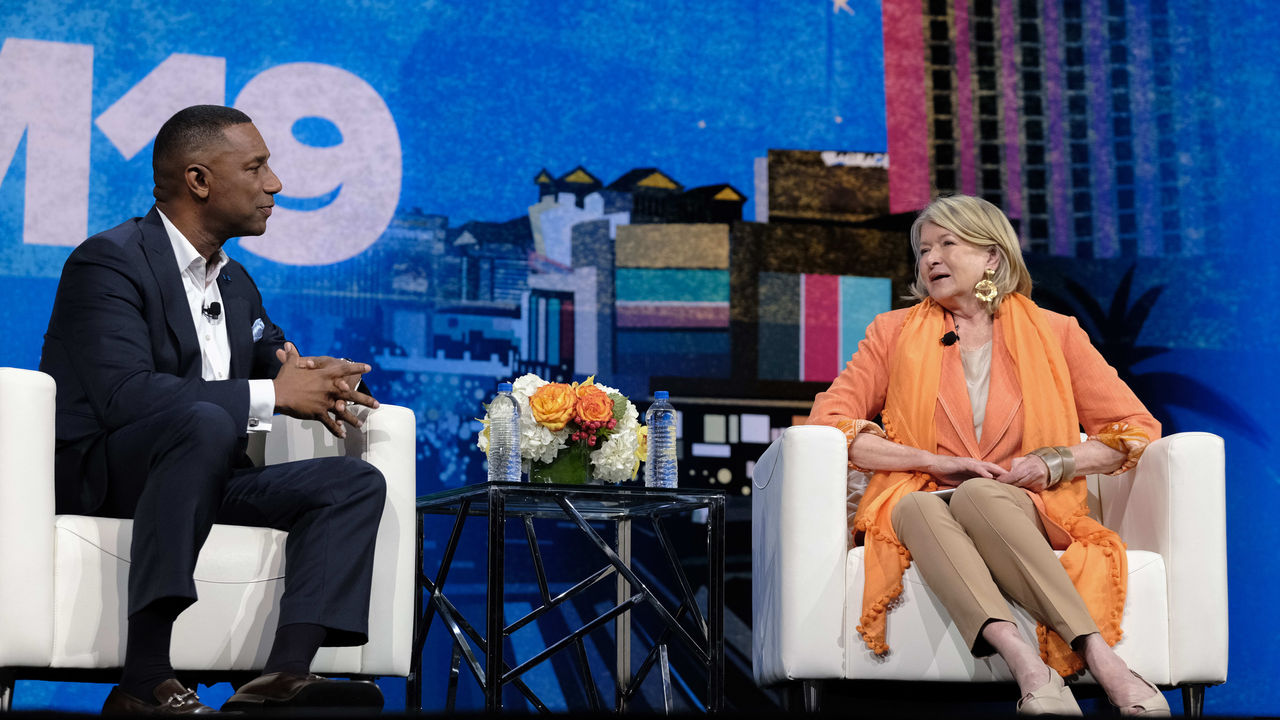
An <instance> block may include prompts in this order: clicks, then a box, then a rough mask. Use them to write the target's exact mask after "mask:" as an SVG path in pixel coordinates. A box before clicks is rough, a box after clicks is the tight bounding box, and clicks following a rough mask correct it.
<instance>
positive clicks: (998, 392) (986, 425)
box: [977, 317, 1022, 457]
mask: <svg viewBox="0 0 1280 720" xmlns="http://www.w3.org/2000/svg"><path fill="white" fill-rule="evenodd" d="M991 343H992V344H991V351H992V352H991V385H990V389H989V390H988V391H987V397H988V398H989V399H988V400H987V415H986V418H985V419H984V420H983V421H982V443H981V445H980V446H979V449H980V450H981V451H982V454H980V455H978V456H977V457H986V454H987V453H989V452H991V450H992V448H994V447H995V446H996V444H997V443H999V442H1000V440H1001V438H1003V437H1004V436H1005V434H1006V433H1007V432H1009V426H1010V425H1011V424H1012V423H1013V418H1014V416H1015V415H1017V413H1018V408H1020V407H1022V389H1021V384H1020V383H1019V382H1018V368H1017V367H1015V366H1014V364H1013V356H1011V355H1010V354H1009V350H1008V348H1006V347H1005V345H1004V331H1003V329H1002V328H1001V323H1000V318H999V317H997V318H996V322H995V328H994V329H993V331H992V336H991Z"/></svg>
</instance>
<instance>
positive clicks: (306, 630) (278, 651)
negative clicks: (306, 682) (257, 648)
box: [262, 623, 329, 675]
mask: <svg viewBox="0 0 1280 720" xmlns="http://www.w3.org/2000/svg"><path fill="white" fill-rule="evenodd" d="M328 634H329V631H328V630H327V629H326V628H325V627H324V626H323V625H313V624H311V623H292V624H290V625H282V626H280V627H278V628H276V639H275V642H274V643H272V645H271V655H270V656H269V657H268V658H267V666H266V667H264V668H263V669H262V673H263V674H264V675H265V674H267V673H274V672H285V673H290V674H293V675H307V674H308V673H310V672H311V661H312V660H313V659H314V658H315V656H316V651H317V650H319V649H320V644H321V643H323V642H324V639H325V636H326V635H328Z"/></svg>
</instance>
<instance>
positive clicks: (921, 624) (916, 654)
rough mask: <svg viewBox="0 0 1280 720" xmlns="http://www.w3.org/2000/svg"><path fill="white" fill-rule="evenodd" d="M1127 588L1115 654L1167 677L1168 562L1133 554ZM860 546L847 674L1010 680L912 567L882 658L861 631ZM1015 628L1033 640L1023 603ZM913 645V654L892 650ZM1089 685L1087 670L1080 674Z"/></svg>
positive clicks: (848, 623) (848, 621)
mask: <svg viewBox="0 0 1280 720" xmlns="http://www.w3.org/2000/svg"><path fill="white" fill-rule="evenodd" d="M1128 556H1129V587H1128V591H1127V593H1126V600H1125V611H1124V619H1123V621H1122V626H1123V628H1124V632H1125V635H1124V638H1123V639H1121V641H1120V642H1119V643H1118V644H1117V645H1116V652H1117V653H1118V654H1119V655H1120V656H1121V657H1122V658H1124V659H1125V661H1126V662H1128V663H1129V666H1130V667H1132V668H1133V669H1134V670H1136V671H1138V672H1139V673H1141V674H1142V675H1143V676H1144V677H1146V678H1147V679H1148V680H1150V681H1152V682H1155V683H1163V682H1168V678H1169V610H1168V602H1167V596H1166V591H1165V588H1166V579H1165V567H1164V560H1163V559H1162V558H1161V557H1160V556H1159V555H1157V554H1155V553H1151V552H1141V551H1131V552H1129V553H1128ZM862 559H863V548H861V547H857V548H854V549H852V550H850V551H849V554H848V558H847V561H846V564H845V584H846V588H847V595H846V597H848V598H849V602H848V604H847V605H846V607H845V620H844V625H845V627H844V647H845V675H844V676H845V678H847V679H859V680H868V679H875V680H937V681H944V682H963V681H978V682H1003V681H1011V680H1012V676H1011V675H1010V674H1009V669H1008V667H1006V666H1005V664H1004V661H1003V660H1001V659H1000V658H999V657H998V656H995V655H992V656H990V657H986V658H975V657H973V655H972V654H970V653H969V650H968V648H967V647H965V643H964V641H963V640H962V639H961V638H960V631H959V629H957V628H956V626H955V623H953V622H952V621H951V618H950V616H948V614H947V611H946V609H945V608H944V607H943V606H942V603H941V602H940V601H939V600H938V598H937V596H935V595H934V594H933V591H931V590H930V589H929V588H928V587H927V586H926V585H925V584H924V581H923V579H922V578H921V577H920V571H919V569H918V568H917V567H916V566H915V565H912V566H911V567H909V568H908V569H907V572H906V574H905V576H904V577H903V592H902V596H901V597H900V598H899V600H898V602H897V604H896V605H895V606H894V608H893V609H892V610H891V611H890V612H889V621H888V631H887V638H886V641H887V642H888V644H889V648H890V649H889V653H888V655H886V656H885V657H884V658H880V657H877V656H876V655H875V654H873V653H872V652H871V651H870V650H868V649H867V646H866V644H865V643H864V642H863V641H862V638H861V637H860V636H859V635H858V632H857V626H858V617H859V615H860V614H861V612H862V586H863V573H862ZM1010 606H1011V607H1012V608H1013V612H1014V617H1015V618H1017V620H1018V627H1019V628H1020V629H1021V631H1022V633H1023V635H1024V636H1026V637H1027V639H1028V641H1029V642H1032V643H1035V642H1036V639H1035V628H1036V623H1035V621H1034V620H1032V619H1031V616H1030V615H1029V614H1028V613H1027V612H1026V610H1024V609H1023V608H1022V607H1020V606H1018V605H1017V604H1016V603H1013V602H1012V601H1010ZM894 648H911V652H894V650H893V649H894ZM926 648H927V649H928V651H925V649H926ZM1083 680H1084V681H1086V682H1092V679H1091V678H1089V676H1088V674H1086V675H1085V677H1084V678H1083Z"/></svg>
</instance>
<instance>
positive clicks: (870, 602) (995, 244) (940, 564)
mask: <svg viewBox="0 0 1280 720" xmlns="http://www.w3.org/2000/svg"><path fill="white" fill-rule="evenodd" d="M911 247H912V249H913V251H914V252H915V257H916V259H917V264H916V280H915V284H914V285H913V286H912V292H913V294H914V295H915V296H916V298H918V299H919V300H920V302H919V303H918V304H916V305H914V306H912V307H910V308H905V309H902V310H895V311H892V312H887V313H884V314H882V315H880V316H878V317H877V318H876V319H875V320H874V321H873V322H872V323H871V325H870V326H869V327H868V328H867V334H866V339H864V340H863V341H862V343H861V344H860V345H859V346H858V351H857V352H856V353H855V354H854V355H853V357H852V359H850V361H849V363H848V365H847V366H846V367H845V369H844V370H843V371H842V372H841V373H840V376H839V377H837V378H836V380H835V382H833V383H832V384H831V387H830V388H829V389H828V390H826V391H825V392H822V393H819V394H818V396H817V398H816V400H815V403H814V406H813V411H812V414H811V415H810V416H809V422H810V423H819V424H825V425H834V426H836V427H838V428H840V429H841V430H843V431H844V433H845V435H846V437H847V438H848V447H849V464H850V467H855V468H859V469H862V470H866V471H868V472H872V473H874V474H873V475H872V478H871V481H870V482H869V484H868V486H867V489H866V492H865V495H864V496H863V498H862V501H861V503H860V504H859V506H858V511H857V514H856V515H855V518H854V527H853V529H852V531H853V533H854V536H855V538H854V539H855V541H856V542H858V543H862V544H865V545H866V550H865V568H866V585H865V590H864V596H863V606H862V614H861V622H860V624H859V626H858V631H859V633H860V634H861V636H862V638H863V640H864V642H866V644H867V646H868V647H869V648H870V649H871V650H872V651H874V652H876V653H880V654H883V653H886V652H888V650H889V648H888V646H887V645H886V644H885V627H886V623H887V622H889V620H888V616H889V615H891V611H890V608H891V607H892V601H893V600H894V599H895V598H896V597H897V596H898V595H899V594H900V593H901V592H902V574H903V572H904V571H905V570H906V568H907V567H908V565H909V564H910V563H912V562H914V563H916V564H917V566H918V567H919V569H920V573H921V575H923V577H924V579H925V581H926V582H927V583H928V584H929V587H930V588H931V589H932V590H933V591H934V593H935V594H936V595H937V596H938V598H939V600H941V602H942V604H943V605H944V606H945V607H946V608H947V611H948V612H949V613H950V615H951V617H952V619H953V620H954V622H955V623H956V626H957V628H958V629H959V631H960V633H961V634H962V636H963V637H964V638H965V641H966V642H967V643H968V645H969V648H970V650H971V651H972V652H973V654H974V655H975V656H985V655H990V654H991V653H998V654H999V655H1000V656H1001V657H1002V658H1003V659H1004V660H1005V662H1006V663H1007V664H1008V666H1009V669H1010V670H1011V672H1012V673H1013V676H1014V679H1015V680H1016V681H1017V683H1018V686H1019V689H1020V691H1021V694H1022V698H1021V699H1020V700H1019V702H1018V711H1019V712H1020V713H1024V714H1041V713H1051V714H1058V715H1079V714H1080V708H1079V706H1078V705H1077V704H1076V701H1075V698H1074V697H1073V696H1072V694H1071V690H1070V688H1069V687H1067V686H1066V685H1065V684H1064V683H1063V680H1062V678H1063V677H1064V676H1070V675H1073V674H1075V673H1077V672H1079V671H1081V670H1083V669H1084V668H1086V667H1087V668H1088V669H1089V670H1091V671H1092V673H1093V675H1094V677H1095V678H1097V680H1098V682H1099V683H1100V684H1101V685H1102V688H1103V689H1104V690H1105V691H1106V694H1107V697H1108V698H1109V699H1110V700H1111V702H1112V703H1113V704H1114V705H1116V706H1117V707H1119V708H1120V711H1121V713H1122V714H1124V715H1129V716H1136V715H1168V713H1169V707H1168V704H1167V703H1166V702H1165V700H1164V697H1163V696H1162V695H1161V693H1160V692H1159V691H1158V690H1157V689H1156V688H1155V687H1154V686H1153V685H1151V684H1150V683H1148V682H1146V681H1145V680H1144V679H1142V678H1141V677H1139V676H1138V675H1137V674H1135V673H1133V672H1131V671H1130V670H1129V668H1128V667H1127V666H1126V665H1125V663H1124V661H1123V660H1121V659H1120V658H1119V657H1118V656H1117V655H1116V654H1115V652H1114V651H1113V650H1112V649H1111V646H1112V645H1114V644H1115V643H1116V642H1117V641H1118V640H1119V639H1120V635H1121V630H1120V618H1121V616H1122V614H1123V611H1124V594H1125V580H1126V577H1127V566H1126V556H1125V552H1124V546H1123V544H1122V543H1121V541H1120V538H1119V537H1117V536H1116V534H1115V533H1114V532H1112V531H1110V530H1108V529H1107V528H1105V527H1103V526H1102V525H1101V524H1099V523H1098V522H1096V521H1095V520H1093V519H1091V518H1089V517H1088V515H1087V506H1086V488H1085V480H1084V478H1083V477H1082V476H1083V475H1086V474H1092V473H1116V472H1121V471H1123V470H1125V469H1127V468H1129V467H1132V466H1133V465H1134V464H1135V463H1136V462H1137V460H1138V457H1139V456H1140V455H1141V453H1142V451H1143V449H1144V448H1145V447H1146V446H1147V444H1148V443H1149V442H1150V441H1151V440H1153V439H1155V438H1157V437H1159V435H1160V424H1159V423H1158V422H1157V421H1156V420H1155V419H1154V418H1153V417H1151V414H1150V413H1148V412H1147V410H1146V408H1145V407H1143V405H1142V403H1141V402H1139V400H1138V399H1137V398H1136V397H1135V396H1134V394H1133V392H1132V391H1130V390H1129V388H1128V387H1127V386H1126V385H1125V384H1124V383H1123V382H1122V381H1121V380H1120V378H1119V377H1118V376H1117V375H1116V372H1115V370H1113V369H1112V368H1111V367H1110V366H1108V365H1107V363H1106V361H1105V360H1103V358H1102V356H1101V355H1099V354H1098V352H1097V350H1095V349H1094V347H1093V346H1092V344H1090V342H1089V338H1088V336H1087V335H1086V334H1085V333H1084V331H1083V330H1081V329H1080V326H1079V324H1078V323H1077V322H1076V321H1075V319H1073V318H1070V317H1067V316H1063V315H1059V314H1057V313H1053V312H1050V311H1047V310H1043V309H1041V308H1039V307H1037V306H1036V305H1035V304H1034V303H1032V302H1031V299H1030V295H1031V276H1030V274H1029V273H1028V272H1027V267H1026V264H1025V263H1024V262H1023V260H1022V252H1021V248H1020V245H1019V243H1018V238H1017V236H1016V234H1015V233H1014V231H1013V227H1012V226H1011V225H1010V224H1009V220H1008V219H1007V218H1006V217H1005V215H1004V213H1003V212H1001V211H1000V209H999V208H997V207H995V206H994V205H992V204H991V203H989V202H987V201H985V200H982V199H981V198H976V197H969V196H954V197H942V198H938V199H937V200H934V201H933V202H932V203H930V205H929V206H928V207H926V208H925V209H924V210H923V211H922V212H921V214H920V216H919V218H918V219H917V220H916V222H915V224H914V225H912V228H911ZM877 416H880V417H881V418H882V419H883V422H884V426H883V427H880V426H878V425H876V424H874V423H873V422H872V419H873V418H875V417H877ZM1081 428H1083V429H1084V430H1085V432H1086V433H1087V434H1088V436H1089V439H1088V440H1086V441H1084V442H1081V441H1080V431H1081ZM946 489H953V490H954V492H953V494H951V495H950V496H949V498H947V497H945V495H944V494H938V493H936V492H934V491H937V490H946ZM948 500H949V502H948ZM1055 550H1061V551H1064V552H1063V555H1062V557H1061V559H1059V558H1058V557H1057V556H1056V555H1055V553H1054V551H1055ZM1073 579H1074V580H1073ZM1002 592H1003V594H1007V595H1008V596H1009V597H1012V598H1013V599H1015V600H1016V601H1017V602H1018V603H1019V604H1020V605H1022V606H1023V607H1025V608H1026V609H1027V610H1028V611H1029V612H1030V613H1031V614H1032V615H1033V616H1034V617H1035V618H1036V619H1037V620H1038V621H1039V623H1040V626H1039V629H1038V633H1037V635H1038V637H1039V644H1040V647H1039V648H1037V647H1035V646H1033V645H1031V644H1029V643H1027V642H1026V641H1025V640H1024V638H1023V636H1022V634H1021V633H1020V632H1019V631H1018V628H1017V627H1016V626H1015V624H1014V623H1015V621H1014V617H1013V614H1012V612H1011V611H1010V609H1009V606H1008V603H1007V602H1006V600H1005V599H1004V597H1003V595H1002ZM1042 658H1044V659H1042ZM1046 660H1047V662H1046Z"/></svg>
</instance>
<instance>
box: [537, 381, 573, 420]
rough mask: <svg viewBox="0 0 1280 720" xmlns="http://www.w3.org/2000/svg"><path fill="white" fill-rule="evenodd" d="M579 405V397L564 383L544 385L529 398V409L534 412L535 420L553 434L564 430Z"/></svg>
mask: <svg viewBox="0 0 1280 720" xmlns="http://www.w3.org/2000/svg"><path fill="white" fill-rule="evenodd" d="M577 404H578V397H577V396H576V395H575V394H574V392H573V388H571V387H569V386H568V385H565V384H564V383H548V384H546V385H543V386H542V387H540V388H538V389H537V390H535V391H534V393H533V395H532V396H530V398H529V409H531V410H533V419H534V420H535V421H536V422H537V423H538V424H539V425H541V426H543V427H545V428H546V429H548V430H550V431H551V432H558V431H560V430H563V429H564V426H565V425H566V424H568V422H569V420H570V418H572V417H573V411H574V408H575V407H577Z"/></svg>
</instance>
